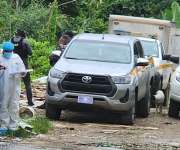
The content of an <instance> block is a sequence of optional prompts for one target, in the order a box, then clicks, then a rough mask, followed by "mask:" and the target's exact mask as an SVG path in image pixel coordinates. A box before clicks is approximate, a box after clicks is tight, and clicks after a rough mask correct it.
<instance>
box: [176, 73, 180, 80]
mask: <svg viewBox="0 0 180 150" xmlns="http://www.w3.org/2000/svg"><path fill="white" fill-rule="evenodd" d="M176 80H177V81H178V82H180V72H177V73H176Z"/></svg>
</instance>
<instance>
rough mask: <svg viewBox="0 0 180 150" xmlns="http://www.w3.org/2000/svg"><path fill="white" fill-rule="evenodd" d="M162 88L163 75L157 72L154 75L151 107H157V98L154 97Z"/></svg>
mask: <svg viewBox="0 0 180 150" xmlns="http://www.w3.org/2000/svg"><path fill="white" fill-rule="evenodd" d="M160 89H161V75H160V74H159V73H157V74H156V75H155V76H154V81H153V83H152V85H151V107H152V108H155V98H154V95H155V94H156V92H157V91H158V90H160Z"/></svg>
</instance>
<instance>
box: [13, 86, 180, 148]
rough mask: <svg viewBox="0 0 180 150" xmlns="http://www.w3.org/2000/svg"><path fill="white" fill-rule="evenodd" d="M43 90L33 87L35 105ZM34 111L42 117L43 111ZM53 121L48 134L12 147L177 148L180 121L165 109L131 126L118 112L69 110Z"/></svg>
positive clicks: (179, 136)
mask: <svg viewBox="0 0 180 150" xmlns="http://www.w3.org/2000/svg"><path fill="white" fill-rule="evenodd" d="M44 93H45V86H42V85H39V86H37V85H36V86H33V94H34V96H35V98H36V101H35V103H36V104H38V105H39V104H42V103H43V101H42V100H44ZM22 97H23V95H22ZM22 99H23V98H22ZM35 110H36V114H37V115H40V116H45V110H41V109H37V108H36V109H35ZM52 123H53V126H54V128H53V130H50V131H49V133H48V134H46V135H43V134H42V135H37V136H34V137H32V138H29V139H24V140H22V141H18V142H15V145H16V146H12V145H11V146H12V147H14V148H13V150H16V149H17V150H26V149H27V150H38V149H48V150H49V149H50V150H56V149H60V150H119V149H120V150H132V149H134V150H180V120H176V119H172V118H169V117H168V116H167V109H166V108H164V110H163V114H162V115H160V114H157V113H156V112H155V109H151V113H150V115H149V117H148V118H137V119H136V121H135V124H134V125H133V126H124V125H121V120H120V117H119V115H114V114H110V113H92V112H91V113H87V112H86V113H84V112H82V113H76V112H70V111H63V112H62V115H61V118H60V120H59V121H53V122H52ZM15 147H18V148H15ZM28 147H30V148H28ZM10 149H11V148H10Z"/></svg>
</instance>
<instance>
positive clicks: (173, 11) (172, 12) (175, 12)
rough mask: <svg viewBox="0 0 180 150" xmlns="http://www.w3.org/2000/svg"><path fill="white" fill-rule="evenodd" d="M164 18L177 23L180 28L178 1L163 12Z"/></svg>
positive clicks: (179, 6)
mask: <svg viewBox="0 0 180 150" xmlns="http://www.w3.org/2000/svg"><path fill="white" fill-rule="evenodd" d="M162 18H163V19H167V20H171V21H173V22H176V26H177V27H180V5H179V3H178V2H177V1H174V2H173V3H172V4H171V7H170V8H167V9H166V10H165V11H163V12H162Z"/></svg>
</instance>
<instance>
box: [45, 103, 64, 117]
mask: <svg viewBox="0 0 180 150" xmlns="http://www.w3.org/2000/svg"><path fill="white" fill-rule="evenodd" d="M60 115H61V109H59V107H58V106H56V105H53V104H48V103H46V117H47V118H49V119H52V120H59V118H60Z"/></svg>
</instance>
